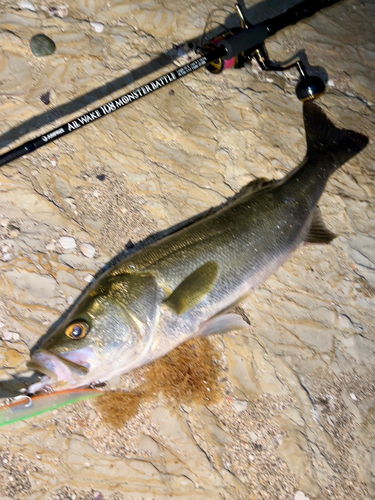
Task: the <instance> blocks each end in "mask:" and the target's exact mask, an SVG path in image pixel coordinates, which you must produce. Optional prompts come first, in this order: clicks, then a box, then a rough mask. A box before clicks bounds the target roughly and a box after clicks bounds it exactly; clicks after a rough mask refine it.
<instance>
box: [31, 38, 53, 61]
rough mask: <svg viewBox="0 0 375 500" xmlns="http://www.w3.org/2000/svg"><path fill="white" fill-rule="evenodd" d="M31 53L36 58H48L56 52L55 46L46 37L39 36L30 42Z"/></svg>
mask: <svg viewBox="0 0 375 500" xmlns="http://www.w3.org/2000/svg"><path fill="white" fill-rule="evenodd" d="M30 49H31V52H32V53H33V54H34V56H36V57H42V56H49V55H51V54H53V53H54V52H55V50H56V45H55V42H54V41H53V40H51V38H49V37H48V36H47V35H43V34H39V35H35V36H33V37H32V39H31V40H30Z"/></svg>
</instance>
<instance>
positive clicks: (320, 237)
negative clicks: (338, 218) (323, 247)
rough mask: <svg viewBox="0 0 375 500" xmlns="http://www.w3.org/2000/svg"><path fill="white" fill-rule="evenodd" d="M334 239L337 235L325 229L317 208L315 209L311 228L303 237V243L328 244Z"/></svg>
mask: <svg viewBox="0 0 375 500" xmlns="http://www.w3.org/2000/svg"><path fill="white" fill-rule="evenodd" d="M335 238H337V234H335V233H333V232H332V231H330V230H329V229H328V228H327V227H326V225H325V224H324V221H323V218H322V214H321V212H320V209H319V207H315V208H314V210H313V213H312V218H311V226H310V228H309V230H308V232H307V235H306V237H305V243H312V244H317V243H318V244H319V243H321V244H328V243H330V242H331V241H332V240H334V239H335Z"/></svg>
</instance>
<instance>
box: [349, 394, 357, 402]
mask: <svg viewBox="0 0 375 500" xmlns="http://www.w3.org/2000/svg"><path fill="white" fill-rule="evenodd" d="M350 397H351V398H352V400H353V401H358V398H357V396H356V395H355V394H354V392H351V393H350Z"/></svg>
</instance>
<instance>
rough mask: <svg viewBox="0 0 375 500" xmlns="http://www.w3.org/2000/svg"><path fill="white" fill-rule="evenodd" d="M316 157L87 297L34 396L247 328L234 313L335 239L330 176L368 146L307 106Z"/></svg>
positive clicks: (39, 354) (42, 368)
mask: <svg viewBox="0 0 375 500" xmlns="http://www.w3.org/2000/svg"><path fill="white" fill-rule="evenodd" d="M304 122H305V128H306V140H307V154H306V157H305V159H304V161H303V162H302V164H301V165H300V166H299V167H297V168H295V169H294V170H293V171H292V172H291V173H290V174H289V175H287V176H286V177H285V178H284V179H282V180H281V181H266V180H264V179H260V180H259V181H258V182H256V183H255V186H254V183H253V184H252V185H251V186H250V187H248V188H245V189H244V190H243V191H242V192H241V193H240V194H239V196H238V197H237V199H235V200H233V201H232V202H230V203H229V204H228V205H227V206H225V207H223V208H221V209H219V210H218V211H216V212H215V213H212V214H211V215H209V216H207V217H205V218H203V219H202V220H198V221H196V222H195V223H193V224H192V225H189V226H187V227H185V228H183V229H181V230H179V231H177V232H176V233H173V234H171V235H169V236H168V237H166V238H164V239H163V240H161V241H159V242H157V243H154V244H153V245H150V246H148V247H146V248H144V249H143V250H141V251H139V252H137V253H136V254H134V255H132V256H130V257H128V258H126V259H125V260H123V261H122V262H120V263H119V264H117V265H116V266H114V267H112V268H111V269H109V270H108V271H107V272H105V273H104V274H103V275H102V276H101V277H100V278H99V279H98V280H97V281H96V282H95V283H94V284H93V285H92V286H91V287H89V289H88V290H87V291H86V292H85V293H84V294H83V296H82V297H81V299H80V300H79V301H78V303H77V304H76V306H75V307H74V309H73V310H72V311H71V312H70V314H69V315H68V316H67V317H66V319H65V320H64V321H63V322H62V323H61V324H60V325H59V326H58V327H57V329H56V330H55V331H54V332H53V334H52V335H51V336H50V337H49V338H47V339H46V340H45V341H44V342H43V343H42V345H41V346H40V347H39V348H38V349H37V350H36V351H35V352H34V353H33V355H32V358H31V364H30V367H32V368H33V369H34V370H35V371H37V372H39V373H42V374H44V377H42V379H41V380H40V381H39V382H37V383H35V384H33V385H32V386H31V387H30V388H29V392H30V393H34V392H37V391H39V390H40V389H42V388H44V387H46V386H51V387H52V388H54V389H55V388H75V387H82V386H87V385H89V384H91V383H95V382H103V381H106V380H109V379H110V378H112V377H113V376H114V375H118V374H121V373H125V372H128V371H130V370H132V369H134V368H136V367H139V366H142V365H144V364H146V363H150V362H151V361H153V360H155V359H157V358H159V357H161V356H164V355H165V354H167V353H168V352H169V351H171V350H172V349H174V348H175V347H176V346H178V345H179V344H181V343H182V342H185V341H186V340H188V339H189V338H192V337H196V336H200V335H210V334H214V333H223V332H228V331H231V330H236V329H240V328H246V327H247V326H248V325H247V324H246V323H245V321H244V320H243V319H242V318H241V317H240V316H238V315H236V314H228V313H227V311H228V310H229V309H230V308H231V307H233V305H234V304H236V303H238V302H239V301H241V299H243V298H244V297H246V296H247V295H248V294H249V293H250V292H252V291H253V290H255V289H256V288H257V287H259V286H260V285H261V284H262V283H263V282H264V281H265V280H266V279H267V277H268V276H270V275H271V274H272V273H274V272H275V271H276V270H277V269H278V268H279V267H280V266H281V265H282V264H283V263H284V262H285V261H286V260H287V259H288V258H289V256H290V255H291V254H292V253H293V252H294V250H295V249H296V248H298V247H299V246H300V245H301V244H303V243H305V242H309V243H329V242H330V241H331V240H332V239H333V238H334V237H335V235H334V234H333V233H332V232H331V231H329V230H328V229H327V228H326V227H325V225H324V222H323V220H322V218H321V215H320V211H319V209H318V207H317V203H318V201H319V198H320V196H321V194H322V193H323V191H324V188H325V185H326V183H327V181H328V179H329V177H330V175H331V174H332V173H333V172H335V170H336V169H338V168H339V167H340V166H341V165H342V164H343V163H345V162H346V161H348V160H349V159H350V158H352V157H353V156H355V155H356V154H357V153H359V152H360V151H361V150H362V149H363V148H364V147H365V146H366V144H367V143H368V138H367V137H366V136H364V135H362V134H360V133H357V132H353V131H351V130H340V129H338V128H336V127H335V126H334V125H333V123H332V122H331V121H330V120H329V119H328V118H327V117H326V116H325V114H324V113H323V111H322V110H321V109H320V108H319V107H318V106H317V105H315V104H313V103H305V104H304Z"/></svg>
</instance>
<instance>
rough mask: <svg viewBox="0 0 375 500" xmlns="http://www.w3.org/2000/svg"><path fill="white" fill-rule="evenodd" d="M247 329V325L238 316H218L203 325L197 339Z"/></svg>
mask: <svg viewBox="0 0 375 500" xmlns="http://www.w3.org/2000/svg"><path fill="white" fill-rule="evenodd" d="M248 327H249V324H248V323H246V321H245V320H244V319H243V318H242V317H241V316H240V315H239V314H220V315H219V316H214V317H213V318H211V319H209V320H208V321H206V322H205V323H203V324H202V325H201V327H200V329H199V332H198V334H197V337H207V336H208V335H214V334H216V333H228V332H231V331H234V330H244V329H245V328H248Z"/></svg>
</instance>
